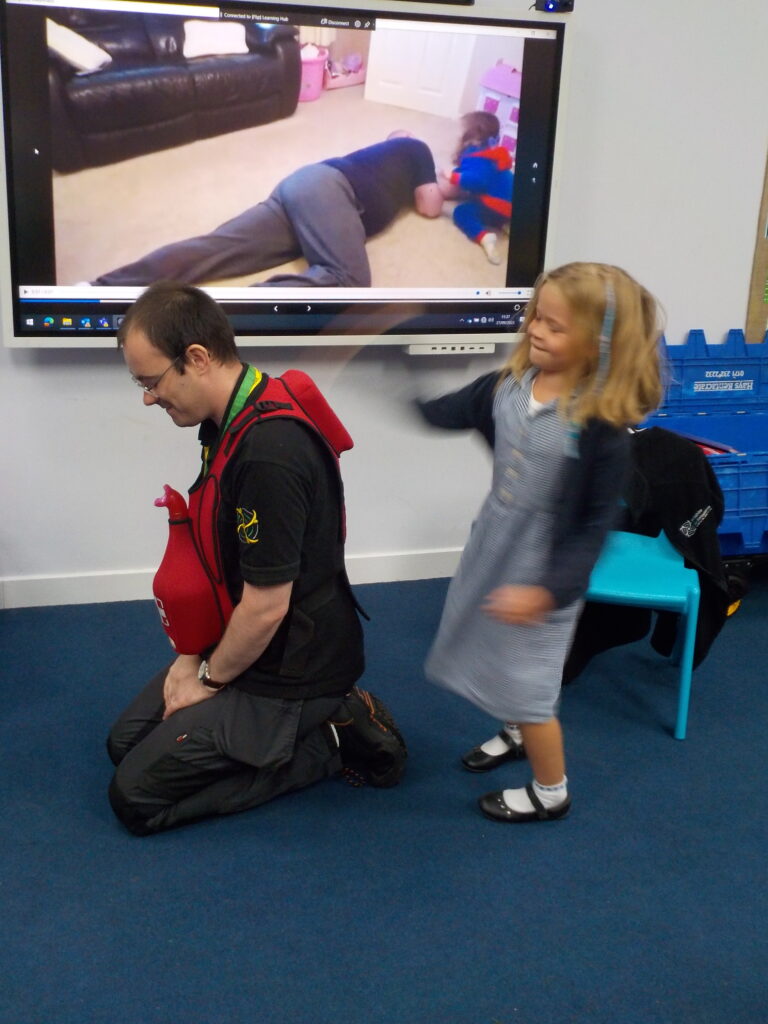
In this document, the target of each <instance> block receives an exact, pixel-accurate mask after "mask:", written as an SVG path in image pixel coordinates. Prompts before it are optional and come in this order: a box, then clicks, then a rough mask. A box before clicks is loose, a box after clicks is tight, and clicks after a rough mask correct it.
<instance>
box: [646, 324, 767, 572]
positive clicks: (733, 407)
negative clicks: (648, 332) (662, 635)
mask: <svg viewBox="0 0 768 1024" xmlns="http://www.w3.org/2000/svg"><path fill="white" fill-rule="evenodd" d="M665 349H666V355H667V359H668V362H669V369H670V375H671V380H670V384H669V387H668V390H667V396H666V399H665V402H664V405H663V406H662V408H661V409H660V410H659V412H658V413H656V414H655V415H654V416H651V417H650V418H649V419H648V420H647V421H646V424H645V425H646V426H658V427H665V428H666V429H667V430H674V431H676V432H677V433H680V434H685V435H686V436H688V437H693V438H695V439H697V440H705V441H710V442H712V443H714V444H716V445H724V446H727V447H729V448H732V449H735V450H734V451H730V452H724V453H723V454H719V453H718V454H714V455H709V456H708V458H709V459H710V462H711V463H712V468H713V469H714V471H715V475H716V476H717V479H718V482H719V484H720V486H721V488H722V490H723V497H724V499H725V514H724V517H723V522H722V523H721V525H720V527H719V529H718V535H719V537H720V547H721V549H722V552H723V555H724V556H726V557H736V556H741V555H759V554H766V553H768V335H766V339H764V340H763V342H762V343H760V344H758V345H748V344H746V342H745V340H744V334H743V332H742V331H730V332H729V333H728V337H727V339H726V341H725V342H724V343H723V344H721V345H708V344H707V343H706V339H705V337H704V333H703V331H691V332H690V334H689V336H688V340H687V342H686V343H685V344H684V345H666V344H665Z"/></svg>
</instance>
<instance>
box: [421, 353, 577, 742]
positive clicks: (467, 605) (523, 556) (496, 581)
mask: <svg viewBox="0 0 768 1024" xmlns="http://www.w3.org/2000/svg"><path fill="white" fill-rule="evenodd" d="M534 373H535V371H529V372H528V373H527V374H526V375H525V377H524V378H523V380H522V381H520V382H518V381H517V380H515V379H514V378H513V377H508V378H507V379H506V380H505V381H504V382H503V384H502V385H501V387H500V388H499V391H498V393H497V394H496V396H495V400H494V408H493V418H494V423H495V432H496V437H495V444H494V464H493V481H492V485H491V491H490V493H489V495H488V497H487V498H486V499H485V502H484V503H483V506H482V508H481V509H480V512H479V514H478V516H477V519H476V520H475V522H474V523H473V525H472V530H471V533H470V535H469V540H468V541H467V544H466V547H465V548H464V552H463V554H462V556H461V561H460V563H459V567H458V569H457V571H456V575H455V576H454V578H453V580H452V581H451V585H450V587H449V589H448V595H447V597H446V602H445V608H444V609H443V616H442V619H441V622H440V627H439V629H438V633H437V637H436V638H435V642H434V644H433V646H432V649H431V651H430V653H429V656H428V658H427V662H426V666H425V672H426V675H427V677H428V678H429V679H431V680H432V681H433V682H435V683H438V684H439V685H441V686H444V687H445V688H446V689H448V690H452V691H454V692H455V693H458V694H460V695H461V696H462V697H466V698H467V699H468V700H470V701H472V703H473V704H476V705H477V706H478V707H480V708H482V709H483V710H484V711H487V712H488V713H489V714H491V715H493V716H494V717H495V718H498V719H500V720H502V721H513V722H545V721H548V720H549V719H550V718H552V716H553V715H554V714H555V713H556V711H557V704H558V697H559V693H560V680H561V676H562V669H563V663H564V661H565V657H566V655H567V653H568V648H569V646H570V642H571V638H572V635H573V630H574V627H575V624H576V620H577V618H578V615H579V612H580V610H581V606H582V602H581V601H575V602H573V603H572V604H570V605H568V606H567V607H566V608H560V609H557V610H556V611H554V612H551V613H549V614H548V615H547V617H546V620H545V621H544V622H543V623H541V624H540V625H533V626H511V625H506V624H504V623H500V622H497V621H496V620H495V619H491V618H490V617H489V616H488V615H486V614H485V612H483V611H482V607H481V606H482V604H483V602H484V599H485V597H486V596H487V595H488V594H490V592H491V591H492V590H494V589H495V588H496V587H500V586H503V585H504V584H521V585H534V584H539V583H540V581H541V577H542V572H543V570H544V567H545V566H546V565H547V563H548V561H549V554H550V550H551V546H552V536H553V525H554V505H555V496H556V493H557V489H558V486H559V483H560V480H561V476H562V472H563V463H564V460H565V458H566V455H565V441H566V432H567V429H568V428H567V425H566V424H565V423H564V422H563V419H562V418H561V416H559V415H558V413H557V409H556V405H555V403H554V402H551V403H549V404H548V405H545V406H544V407H543V408H542V409H540V411H538V412H536V413H534V414H533V415H531V414H530V413H529V402H530V396H531V382H532V380H533V376H534Z"/></svg>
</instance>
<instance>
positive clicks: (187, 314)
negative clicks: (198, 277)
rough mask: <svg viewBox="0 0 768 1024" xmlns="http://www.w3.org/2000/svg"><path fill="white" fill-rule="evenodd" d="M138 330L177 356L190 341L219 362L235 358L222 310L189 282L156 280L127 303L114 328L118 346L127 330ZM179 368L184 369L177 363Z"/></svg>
mask: <svg viewBox="0 0 768 1024" xmlns="http://www.w3.org/2000/svg"><path fill="white" fill-rule="evenodd" d="M135 329H136V330H140V331H141V332H142V333H143V334H144V335H146V337H147V338H148V339H149V341H150V342H151V343H152V345H154V347H155V348H156V349H158V350H159V351H160V352H163V353H164V354H165V355H167V356H168V357H169V358H170V359H178V358H179V356H182V355H183V354H184V352H186V350H187V349H188V348H189V346H190V345H202V346H203V348H205V349H207V350H208V352H210V354H211V356H212V357H213V358H214V359H216V360H217V361H218V362H220V363H231V362H234V361H236V360H239V358H240V357H239V355H238V352H237V346H236V345H235V333H234V331H233V330H232V325H231V324H230V322H229V320H228V319H227V316H226V314H225V313H224V310H223V309H222V308H221V306H219V304H218V303H217V302H215V301H214V300H213V299H212V298H211V297H210V295H208V294H207V293H206V292H204V291H202V290H201V289H200V288H195V287H194V285H191V284H181V283H180V282H178V281H156V282H155V283H154V284H152V285H150V286H149V288H147V290H146V291H144V292H142V294H141V295H140V296H139V297H138V299H137V300H136V301H135V302H134V303H133V305H132V306H130V307H129V309H128V312H127V313H126V314H125V319H124V320H123V322H122V324H121V325H120V327H119V328H118V331H117V344H118V346H119V347H122V345H123V343H124V342H125V338H126V336H127V334H128V331H132V330H135ZM179 372H180V373H183V372H184V365H183V363H181V365H180V366H179Z"/></svg>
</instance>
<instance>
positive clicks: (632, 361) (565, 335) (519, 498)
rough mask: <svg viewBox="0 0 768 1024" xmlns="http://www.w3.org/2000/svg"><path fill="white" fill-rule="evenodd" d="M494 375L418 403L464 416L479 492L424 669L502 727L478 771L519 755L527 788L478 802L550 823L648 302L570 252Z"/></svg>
mask: <svg viewBox="0 0 768 1024" xmlns="http://www.w3.org/2000/svg"><path fill="white" fill-rule="evenodd" d="M522 334H523V339H522V341H521V342H520V344H519V345H518V346H517V347H516V349H515V350H514V352H513V354H512V356H511V358H510V359H509V361H508V362H507V364H506V365H505V366H504V367H503V369H502V370H501V372H494V373H491V374H488V375H486V376H484V377H481V378H479V379H478V380H476V381H475V382H474V383H472V384H470V385H468V386H467V387H465V388H463V389H462V390H460V391H458V392H455V393H454V394H451V395H446V396H444V397H442V398H438V399H434V400H432V401H428V402H421V403H419V406H420V409H421V412H422V414H423V415H424V417H425V418H426V419H427V421H428V422H430V423H432V424H433V425H435V426H440V427H445V428H448V429H462V428H467V427H475V428H476V429H478V430H480V432H481V433H482V434H483V435H484V436H485V438H486V440H487V441H488V443H489V444H490V445H491V447H492V448H493V457H494V462H493V480H492V486H491V491H490V493H489V495H488V497H487V498H486V500H485V503H484V504H483V506H482V508H481V510H480V513H479V514H478V517H477V519H476V521H475V523H474V525H473V527H472V532H471V534H470V537H469V540H468V542H467V545H466V547H465V549H464V552H463V555H462V558H461V563H460V565H459V568H458V570H457V572H456V575H455V577H454V578H453V580H452V582H451V585H450V588H449V590H448V595H447V598H446V603H445V608H444V610H443V617H442V620H441V623H440V628H439V630H438V634H437V637H436V639H435V642H434V645H433V647H432V650H431V652H430V654H429V657H428V660H427V664H426V673H427V676H428V677H429V678H431V679H432V680H433V681H435V682H437V683H440V684H441V685H443V686H445V687H447V688H448V689H450V690H453V691H455V692H457V693H459V694H461V695H462V696H464V697H467V698H468V699H469V700H471V701H472V702H473V703H474V704H476V705H478V706H479V707H481V708H483V709H484V710H485V711H487V712H488V713H489V714H491V715H493V716H494V717H495V718H498V719H501V720H502V722H504V723H505V724H504V727H503V728H502V731H501V733H500V734H499V735H498V736H495V737H494V738H493V739H492V740H490V741H487V742H486V743H484V744H482V746H480V747H476V748H474V750H472V751H470V752H469V754H467V755H466V756H465V757H464V758H463V762H464V765H465V767H466V768H468V769H469V770H470V771H486V770H488V769H489V768H493V767H496V765H498V764H501V763H503V762H504V761H509V760H514V759H516V758H520V757H524V756H527V757H528V760H529V761H530V764H531V769H532V772H533V779H532V783H531V784H530V785H528V786H526V787H524V788H522V789H504V790H501V791H499V792H494V793H489V794H487V795H486V796H484V797H482V798H481V800H480V808H481V810H482V811H483V813H484V814H485V815H486V816H487V817H489V818H492V819H494V820H496V821H505V822H527V821H547V820H551V819H555V818H562V817H563V816H564V815H565V814H567V812H568V809H569V807H570V803H571V799H570V796H569V794H568V785H567V779H566V775H565V759H564V753H563V740H562V734H561V731H560V723H559V721H558V719H557V717H556V712H557V706H558V699H559V692H560V681H561V676H562V669H563V663H564V661H565V657H566V654H567V651H568V647H569V644H570V641H571V637H572V634H573V630H574V627H575V623H576V620H577V618H578V616H579V613H580V610H581V607H582V600H581V599H582V596H583V594H584V592H585V591H586V588H587V585H588V582H589V576H590V572H591V570H592V567H593V565H594V563H595V561H596V560H597V556H598V554H599V552H600V548H601V546H602V544H603V541H604V539H605V535H606V533H607V531H608V530H609V528H610V527H611V526H612V524H613V522H614V520H615V518H616V513H617V511H618V504H619V498H620V495H621V491H622V484H623V480H624V474H625V469H626V466H627V461H628V449H629V443H628V431H627V429H626V428H627V427H628V426H629V425H632V424H635V423H638V422H639V421H641V420H642V419H643V418H644V417H645V416H646V415H647V414H648V413H649V412H651V411H652V410H653V409H654V408H655V407H656V406H657V405H658V404H659V402H660V400H661V392H662V386H661V374H660V365H659V349H658V340H659V335H660V327H659V324H658V311H657V306H656V303H655V301H654V299H653V298H652V296H651V295H649V293H648V292H647V291H646V290H645V289H644V288H643V287H641V286H640V285H639V284H638V283H637V282H636V281H634V280H633V279H632V278H631V277H630V276H629V275H628V274H626V273H625V272H624V271H623V270H620V269H619V268H618V267H611V266H606V265H604V264H599V263H571V264H568V265H567V266H564V267H561V268H560V269H558V270H553V271H551V272H549V273H545V274H543V275H542V277H541V278H540V279H539V281H538V282H537V285H536V288H535V291H534V295H533V298H532V300H531V302H530V304H529V306H528V312H527V315H526V318H525V322H524V324H523V327H522Z"/></svg>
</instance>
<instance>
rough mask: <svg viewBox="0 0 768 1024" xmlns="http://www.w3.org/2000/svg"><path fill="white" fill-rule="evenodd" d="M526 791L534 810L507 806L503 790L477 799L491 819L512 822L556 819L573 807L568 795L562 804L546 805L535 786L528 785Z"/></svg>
mask: <svg viewBox="0 0 768 1024" xmlns="http://www.w3.org/2000/svg"><path fill="white" fill-rule="evenodd" d="M525 791H526V793H527V794H528V799H529V800H530V801H531V803H532V804H533V807H534V809H533V810H532V811H513V810H512V808H511V807H507V804H506V802H505V800H504V794H503V792H498V793H486V794H485V796H481V797H480V799H479V800H478V801H477V802H478V804H479V806H480V810H481V811H482V812H483V814H484V815H485V816H486V818H490V819H491V821H508V822H511V823H516V822H523V821H554V820H555V819H556V818H564V817H565V816H566V814H567V813H568V811H569V810H570V808H571V798H570V797H569V796H567V797H566V798H565V800H563V802H562V803H561V804H557V805H556V806H555V807H545V806H544V804H543V803H542V802H541V800H539V798H538V797H537V796H536V792H535V790H534V788H533V786H530V785H529V786H526V787H525Z"/></svg>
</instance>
